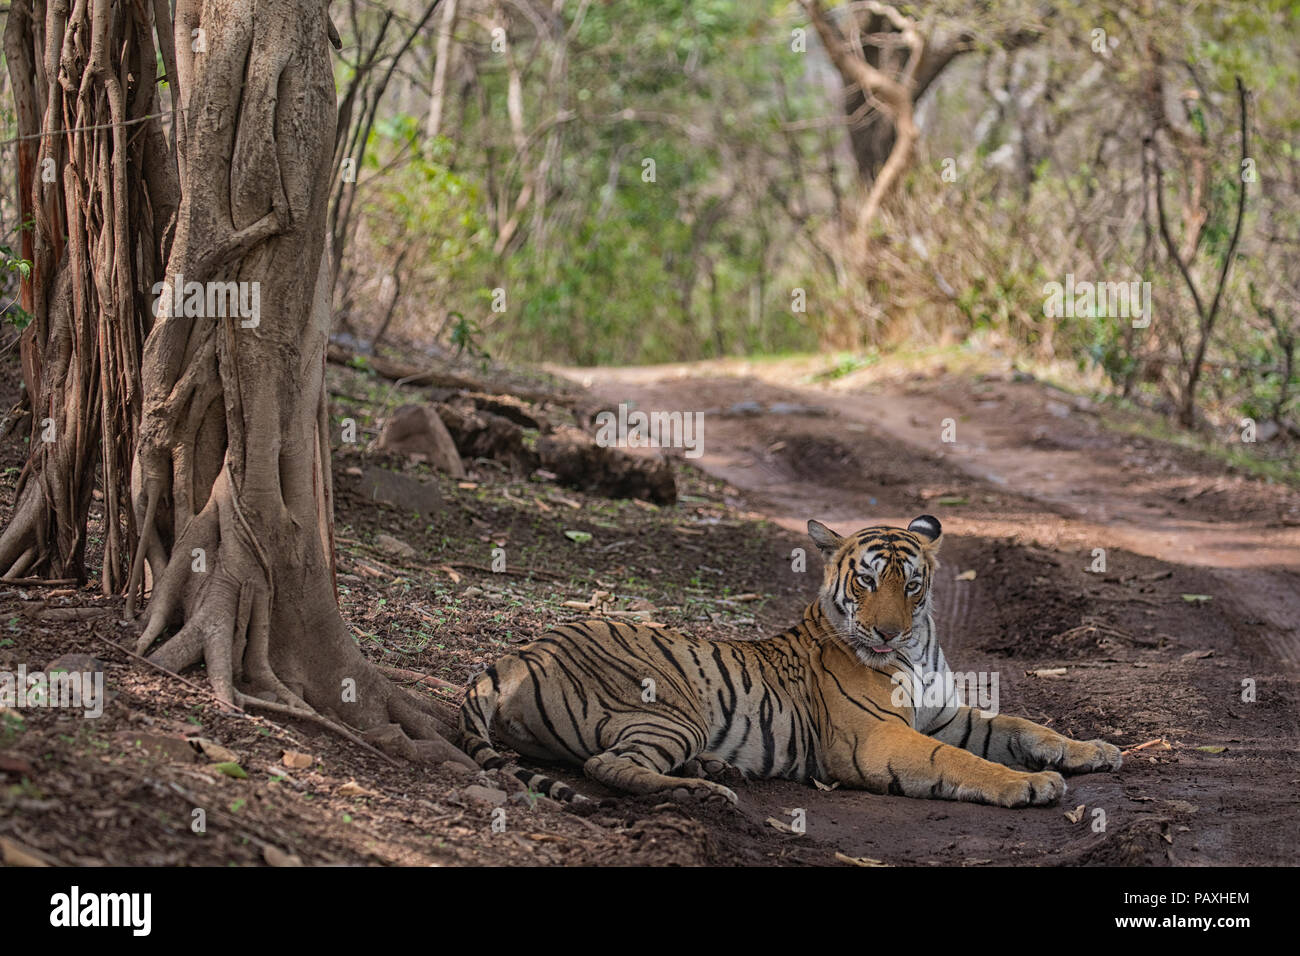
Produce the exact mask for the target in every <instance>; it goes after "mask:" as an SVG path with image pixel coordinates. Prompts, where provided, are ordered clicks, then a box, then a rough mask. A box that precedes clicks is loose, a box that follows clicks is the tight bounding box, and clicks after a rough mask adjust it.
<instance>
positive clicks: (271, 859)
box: [262, 843, 302, 866]
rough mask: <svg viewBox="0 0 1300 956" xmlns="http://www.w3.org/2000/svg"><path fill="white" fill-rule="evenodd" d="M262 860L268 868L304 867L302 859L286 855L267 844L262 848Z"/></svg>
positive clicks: (289, 854) (277, 848) (290, 854)
mask: <svg viewBox="0 0 1300 956" xmlns="http://www.w3.org/2000/svg"><path fill="white" fill-rule="evenodd" d="M262 859H263V860H265V861H266V863H267V865H268V866H302V858H301V857H299V856H296V855H294V854H293V853H286V852H285V851H284V850H281V849H280V848H279V847H275V846H272V845H271V844H269V843H268V844H267V845H266V846H264V847H262Z"/></svg>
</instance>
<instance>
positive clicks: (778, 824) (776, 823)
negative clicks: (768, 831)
mask: <svg viewBox="0 0 1300 956" xmlns="http://www.w3.org/2000/svg"><path fill="white" fill-rule="evenodd" d="M767 823H768V825H769V826H771V827H772V828H773V829H776V830H780V831H781V832H782V833H794V834H796V835H798V834H799V831H798V830H796V829H795V828H794V827H792V826H790V824H788V823H786V822H784V821H782V820H778V819H777V818H776V817H768V818H767Z"/></svg>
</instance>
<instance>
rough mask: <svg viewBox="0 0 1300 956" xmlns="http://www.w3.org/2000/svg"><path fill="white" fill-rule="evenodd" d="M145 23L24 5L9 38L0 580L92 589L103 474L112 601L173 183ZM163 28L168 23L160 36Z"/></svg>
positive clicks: (109, 8)
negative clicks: (11, 485) (7, 492)
mask: <svg viewBox="0 0 1300 956" xmlns="http://www.w3.org/2000/svg"><path fill="white" fill-rule="evenodd" d="M153 16H154V10H153V8H150V7H146V6H145V5H143V4H130V5H127V6H126V7H125V8H124V9H119V8H118V7H117V5H112V4H109V3H108V2H105V0H100V2H96V3H93V4H92V3H84V2H81V3H77V4H75V5H73V4H71V3H70V2H69V0H49V2H48V3H44V2H40V0H36V2H33V0H17V2H15V3H14V4H13V5H12V6H11V8H10V10H9V17H8V20H7V22H6V25H5V52H6V57H7V60H8V63H9V70H10V76H11V80H12V83H13V87H14V98H15V112H16V115H17V119H18V131H19V134H20V136H22V137H24V139H23V140H22V141H21V142H20V143H19V144H18V150H17V152H18V201H19V211H20V217H21V219H22V220H23V221H27V220H28V219H30V220H31V221H32V223H33V228H32V229H31V230H30V231H24V232H23V239H22V242H23V246H22V248H23V255H24V257H25V258H28V259H30V260H31V262H32V269H31V274H30V277H29V278H28V279H27V280H26V281H24V283H23V291H22V299H23V306H24V308H26V309H27V310H28V311H30V312H31V313H32V315H33V321H32V323H31V325H29V326H28V327H27V329H26V330H24V332H23V335H22V340H21V342H22V344H21V354H22V365H23V378H24V384H25V385H26V387H27V392H28V394H29V395H30V396H32V408H33V413H34V414H33V416H32V419H33V420H32V433H31V436H30V440H31V445H30V457H29V458H28V461H27V463H26V465H25V466H24V468H23V472H22V474H21V476H20V478H19V481H18V487H17V495H16V503H15V508H14V513H13V515H12V516H11V519H10V522H9V524H8V526H7V527H6V528H5V530H4V533H3V534H0V575H3V576H5V577H9V578H18V577H23V576H25V575H46V576H49V577H52V578H58V579H64V578H74V579H77V580H84V578H85V567H84V560H85V546H86V523H87V518H88V515H89V510H90V503H91V493H92V491H93V488H94V484H95V472H96V468H97V467H98V469H99V471H100V473H101V477H102V484H101V487H102V490H103V494H104V562H103V568H102V573H101V586H102V588H103V590H104V592H105V593H107V594H111V593H116V592H119V591H120V590H121V589H122V588H123V586H124V585H125V583H126V571H127V567H128V562H129V557H130V553H131V551H132V547H133V544H134V539H135V526H134V520H133V516H132V514H131V512H130V509H129V501H128V497H129V494H128V479H127V476H128V474H129V468H130V461H131V453H132V448H133V442H134V438H135V427H136V423H137V422H138V421H139V416H140V399H141V396H140V393H139V388H138V383H139V356H140V348H141V342H142V341H143V338H144V335H145V334H146V333H147V331H148V327H149V321H150V319H149V313H148V305H147V301H146V299H145V296H144V294H143V292H142V290H145V289H148V288H149V287H150V286H151V285H152V284H153V278H154V276H155V275H156V274H157V273H158V272H159V271H160V270H161V262H162V257H163V255H164V249H165V247H166V245H167V241H168V234H169V232H168V223H169V222H170V219H171V216H172V214H173V213H174V211H175V209H176V183H175V173H174V169H173V167H171V165H170V163H169V157H168V153H167V147H166V140H165V137H164V136H163V134H162V132H161V127H160V125H159V123H158V120H157V116H156V114H157V112H158V101H157V85H156V81H155V74H156V66H155V64H156V62H157V60H156V57H157V54H156V51H155V46H154V41H153V33H154V24H153ZM166 26H167V28H168V29H170V22H168V23H167V24H166Z"/></svg>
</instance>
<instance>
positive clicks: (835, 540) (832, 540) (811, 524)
mask: <svg viewBox="0 0 1300 956" xmlns="http://www.w3.org/2000/svg"><path fill="white" fill-rule="evenodd" d="M808 537H810V538H812V539H813V544H815V545H817V550H818V551H820V552H821V553H822V554H827V555H829V554H834V553H835V551H836V549H837V548H839V546H840V543H841V542H842V541H843V540H844V538H843V536H842V535H838V534H836V533H835V532H834V531H832V530H831V529H830V528H828V527H826V525H824V524H822V523H821V522H820V521H817V520H815V519H809V521H808Z"/></svg>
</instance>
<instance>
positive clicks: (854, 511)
mask: <svg viewBox="0 0 1300 956" xmlns="http://www.w3.org/2000/svg"><path fill="white" fill-rule="evenodd" d="M724 371H732V372H734V371H735V370H734V369H727V370H724ZM749 371H753V372H755V374H761V375H762V377H763V380H760V379H759V378H756V377H753V376H747V375H734V374H732V375H719V374H717V369H716V368H713V369H706V370H703V371H702V370H701V369H699V368H692V367H689V366H676V367H661V368H648V369H614V370H605V369H602V370H582V371H579V372H571V373H569V374H571V375H572V377H574V378H575V379H578V380H580V381H583V383H584V384H588V385H590V386H591V388H592V389H593V391H594V392H595V394H596V395H598V396H599V397H600V398H601V399H602V400H603V401H605V402H608V403H610V404H611V405H612V404H616V403H618V402H629V403H635V404H636V405H637V407H640V408H643V409H667V410H682V411H704V412H705V413H706V416H705V422H706V425H705V433H704V443H703V455H702V457H701V458H699V459H698V460H697V461H696V462H695V463H696V464H697V465H700V466H701V467H703V468H704V469H705V470H706V471H708V472H710V473H712V474H714V475H716V476H718V477H721V478H723V479H725V480H726V481H727V482H729V483H730V484H732V485H733V486H735V487H736V488H737V489H738V490H739V491H740V492H741V493H743V494H744V496H745V498H746V501H747V503H748V504H749V506H751V507H754V508H757V509H758V510H759V511H761V512H763V513H764V514H766V515H767V516H769V517H770V518H771V519H772V520H773V521H775V522H777V523H779V524H781V525H782V526H784V527H787V528H790V529H791V530H796V531H799V532H800V533H802V530H803V527H804V525H805V523H806V521H807V519H808V518H810V517H817V518H819V519H821V520H823V521H826V522H827V523H829V524H831V525H832V526H833V527H835V528H836V529H837V530H840V531H851V530H854V529H856V528H857V527H861V526H863V525H866V524H870V523H880V522H891V523H892V522H904V523H905V522H906V521H907V520H909V519H910V518H911V517H914V516H915V515H916V514H918V513H921V512H923V511H924V512H932V513H934V514H936V515H938V516H939V517H940V518H941V519H942V521H943V523H944V529H945V544H944V551H943V561H944V565H943V568H942V570H941V573H940V578H939V581H938V584H937V585H936V587H937V600H938V603H939V608H940V611H939V627H940V636H941V639H942V641H943V643H944V646H945V650H946V652H947V655H948V658H949V661H950V662H951V663H952V665H953V667H954V669H959V670H978V671H989V672H995V673H997V674H998V675H999V678H1000V691H1001V709H1002V710H1003V711H1004V712H1006V713H1013V714H1023V715H1025V716H1028V717H1030V718H1032V719H1034V720H1038V721H1040V722H1042V723H1045V724H1048V725H1049V726H1052V727H1054V728H1056V729H1058V730H1060V731H1061V732H1063V733H1066V734H1069V735H1071V736H1074V737H1077V738H1081V739H1088V738H1091V737H1097V736H1101V737H1105V738H1107V739H1110V740H1112V741H1114V742H1115V743H1117V744H1119V745H1120V746H1121V747H1124V748H1130V747H1136V746H1138V745H1140V744H1144V743H1147V742H1148V741H1152V740H1162V741H1164V742H1165V743H1158V744H1155V745H1152V746H1148V747H1146V748H1144V749H1142V750H1138V751H1135V752H1133V753H1131V754H1130V755H1129V756H1128V757H1127V758H1126V764H1125V766H1124V768H1123V769H1122V770H1121V771H1120V772H1119V773H1117V774H1114V775H1093V776H1082V777H1075V778H1072V779H1071V780H1070V790H1069V792H1068V794H1067V797H1066V800H1065V801H1064V802H1063V804H1062V806H1061V807H1060V808H1052V809H1042V810H1028V811H1004V810H994V809H989V808H985V807H975V806H970V805H963V804H955V803H946V802H944V803H940V802H930V801H916V800H908V799H905V798H898V797H884V796H874V795H870V794H864V793H855V792H843V791H834V792H829V793H828V792H821V791H818V790H816V789H814V788H812V787H806V786H800V785H795V784H789V783H782V782H755V783H749V784H742V785H741V789H740V791H739V792H740V796H741V801H742V805H743V806H742V814H743V815H744V817H745V821H746V823H745V824H744V825H740V824H739V822H738V821H737V825H740V826H741V829H748V830H750V831H751V832H754V829H755V828H762V827H770V824H767V823H766V822H765V821H766V820H767V818H769V817H773V818H776V819H779V820H784V821H789V820H792V819H793V817H792V816H791V813H790V811H792V810H794V809H802V810H803V811H805V816H806V821H807V833H806V834H805V835H803V836H791V837H789V840H790V841H792V842H793V841H801V842H800V844H799V846H800V848H801V849H803V848H809V847H815V846H819V847H824V848H825V849H827V850H838V851H840V852H843V853H845V854H847V855H849V856H854V857H869V858H872V859H879V860H882V861H884V862H887V863H899V864H909V863H910V864H927V863H943V864H948V865H953V864H964V865H980V864H985V863H1013V862H1014V863H1037V864H1064V863H1103V864H1119V863H1146V864H1180V865H1197V864H1210V863H1218V864H1228V863H1235V864H1243V863H1265V864H1281V863H1292V864H1294V863H1296V862H1298V861H1300V850H1297V838H1298V837H1300V821H1298V820H1297V815H1296V810H1297V802H1298V797H1297V794H1300V758H1298V756H1297V741H1298V721H1297V714H1298V713H1300V707H1298V706H1297V703H1298V700H1300V692H1298V688H1297V676H1298V674H1297V671H1298V669H1300V495H1297V494H1296V493H1295V492H1294V491H1293V490H1290V489H1286V488H1284V487H1281V486H1277V485H1269V484H1265V483H1262V482H1259V481H1255V480H1248V479H1245V478H1241V477H1229V476H1226V475H1225V474H1224V469H1223V468H1222V466H1220V465H1217V464H1215V463H1213V462H1209V461H1206V460H1204V459H1202V458H1200V457H1198V456H1195V455H1193V454H1191V453H1189V452H1184V451H1182V450H1180V449H1177V448H1175V447H1172V446H1168V445H1165V444H1164V443H1160V442H1154V441H1150V440H1145V439H1133V438H1129V437H1125V436H1123V435H1121V434H1119V433H1117V432H1115V431H1113V430H1111V429H1108V428H1106V427H1104V426H1103V424H1102V421H1101V417H1100V412H1099V410H1098V409H1095V408H1093V407H1092V406H1091V404H1090V403H1088V402H1086V401H1084V400H1081V399H1075V398H1072V397H1071V396H1068V395H1066V394H1064V393H1061V392H1058V391H1055V390H1052V389H1049V388H1046V387H1044V386H1043V385H1041V384H1039V383H1037V382H1034V381H1032V380H1021V378H1022V377H1020V376H1011V375H991V376H989V375H986V376H981V377H975V378H963V377H957V376H949V375H946V374H940V375H937V376H933V377H924V376H911V377H909V378H907V379H905V380H902V381H892V382H884V383H880V384H878V385H877V386H875V387H874V388H869V389H854V390H843V389H840V390H831V389H824V388H808V387H794V386H790V385H785V384H781V383H784V382H789V381H792V380H794V376H793V374H792V373H791V372H790V370H789V369H787V368H782V367H781V366H780V365H764V366H761V367H759V368H756V369H751V370H749ZM946 439H947V440H946ZM813 553H814V554H815V552H813ZM1099 557H1104V561H1105V564H1104V570H1094V569H1099V568H1100V567H1101V566H1100V565H1099V564H1098V558H1099ZM719 560H723V558H721V557H720V558H719ZM814 563H815V562H814ZM788 565H789V562H788V560H787V559H786V556H785V555H779V556H774V557H773V565H772V567H773V575H774V576H775V575H780V574H789V573H791V572H790V568H789V566H788ZM812 570H814V571H815V568H813V569H812ZM972 571H973V572H974V576H973V579H971V574H970V572H972ZM808 578H809V582H808V590H809V596H811V593H812V591H813V590H815V587H816V577H815V575H808ZM789 613H790V614H791V615H793V614H797V613H798V608H797V606H795V605H793V604H792V605H791V606H790V608H789ZM1062 667H1063V668H1065V676H1063V677H1037V676H1028V675H1027V672H1031V671H1037V670H1041V669H1046V668H1062ZM1252 698H1253V699H1252ZM1080 805H1082V806H1083V807H1084V810H1083V812H1082V813H1081V814H1077V815H1076V814H1073V813H1072V816H1074V820H1072V819H1070V818H1067V817H1066V811H1074V810H1075V809H1076V808H1077V807H1079V806H1080ZM717 822H718V825H719V826H727V824H726V823H725V821H724V819H722V818H719V820H718V821H717ZM737 836H739V834H737ZM741 842H742V843H743V840H742V841H741ZM801 855H802V854H801Z"/></svg>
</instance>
